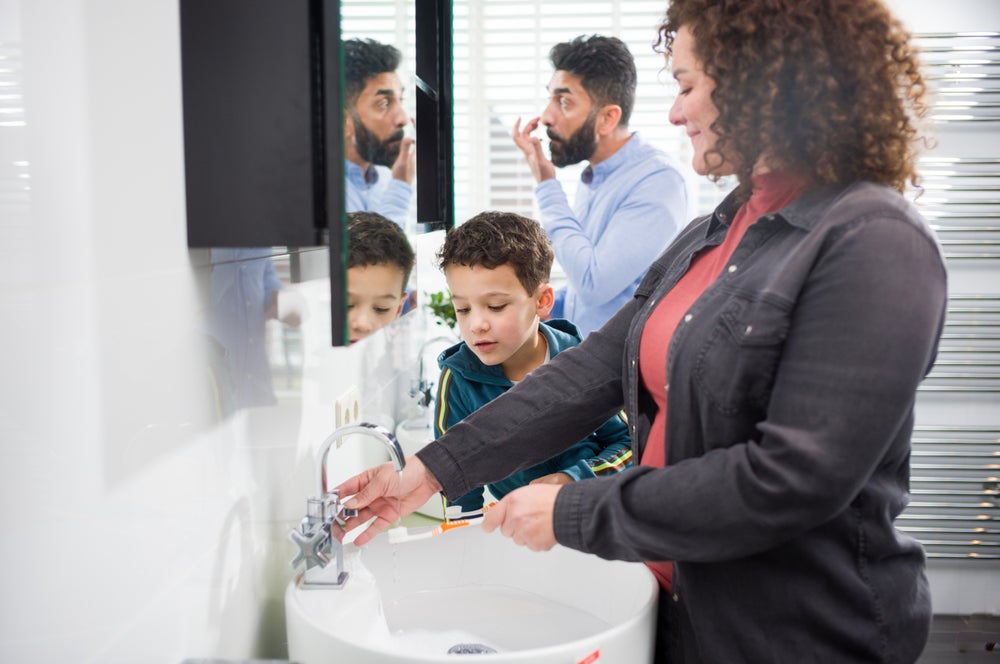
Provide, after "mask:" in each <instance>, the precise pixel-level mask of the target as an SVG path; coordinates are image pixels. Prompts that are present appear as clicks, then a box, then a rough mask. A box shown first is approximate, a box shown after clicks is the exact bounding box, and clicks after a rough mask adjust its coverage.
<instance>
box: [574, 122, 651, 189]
mask: <svg viewBox="0 0 1000 664" xmlns="http://www.w3.org/2000/svg"><path fill="white" fill-rule="evenodd" d="M641 142H642V141H641V139H640V138H639V132H637V131H634V132H632V133H631V134H630V135H629V139H628V140H627V141H625V145H623V146H621V147H620V148H618V151H617V152H615V153H614V154H613V155H611V156H610V157H608V158H607V159H605V160H604V161H602V162H599V163H598V164H597V165H596V166H589V165H588V166H587V167H586V168H585V169H583V173H581V174H580V182H582V183H583V184H585V185H587V186H589V187H597V186H598V185H600V184H601V183H602V182H604V181H605V180H607V179H608V176H609V175H611V174H612V173H614V172H615V170H616V169H617V168H618V167H619V166H621V165H622V164H624V163H626V162H628V161H630V160H631V159H633V158H634V156H635V153H636V152H637V151H638V150H639V145H640V143H641Z"/></svg>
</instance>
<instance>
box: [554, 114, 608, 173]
mask: <svg viewBox="0 0 1000 664" xmlns="http://www.w3.org/2000/svg"><path fill="white" fill-rule="evenodd" d="M596 127H597V113H591V114H590V116H589V117H588V118H587V120H586V122H584V123H583V126H582V127H580V128H579V129H577V130H576V131H574V132H573V133H572V134H570V135H569V138H568V139H565V140H564V139H563V138H562V137H561V136H559V135H558V134H556V133H554V132H553V131H552V130H551V129H548V130H546V132H545V133H546V134H548V136H549V141H550V142H549V152H551V153H552V163H553V164H554V165H555V166H556V167H558V168H562V167H563V166H569V165H571V164H579V163H580V162H581V161H583V160H584V159H590V157H591V156H592V155H593V154H594V150H596V149H597V138H596V136H595V132H594V129H595V128H596ZM555 141H558V143H556V142H555Z"/></svg>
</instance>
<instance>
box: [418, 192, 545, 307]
mask: <svg viewBox="0 0 1000 664" xmlns="http://www.w3.org/2000/svg"><path fill="white" fill-rule="evenodd" d="M437 258H438V267H440V268H441V270H444V269H445V268H447V267H448V266H449V265H464V266H466V267H479V266H482V267H484V268H486V269H487V270H495V269H496V268H498V267H500V266H501V265H510V266H511V267H512V268H513V269H514V273H515V274H516V275H517V280H518V281H519V282H521V285H522V286H524V289H525V290H526V291H528V293H529V294H533V293H534V292H535V289H536V288H538V287H539V286H540V285H541V284H543V283H546V282H548V280H549V273H550V272H551V271H552V261H553V253H552V243H551V242H550V241H549V238H548V236H547V235H546V234H545V231H544V230H543V229H542V227H541V225H540V224H539V223H538V222H537V221H535V220H534V219H529V218H527V217H522V216H521V215H519V214H514V213H513V212H497V211H490V212H480V213H479V214H477V215H476V216H474V217H472V218H471V219H469V220H468V221H466V222H465V223H464V224H461V225H460V226H455V227H454V228H452V229H450V230H449V231H448V234H447V235H446V236H445V240H444V244H443V245H442V246H441V249H440V251H438V254H437Z"/></svg>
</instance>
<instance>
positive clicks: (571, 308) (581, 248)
mask: <svg viewBox="0 0 1000 664" xmlns="http://www.w3.org/2000/svg"><path fill="white" fill-rule="evenodd" d="M580 180H581V182H580V186H579V187H578V188H577V193H576V200H575V201H574V203H573V206H572V208H571V207H570V205H569V201H568V200H567V198H566V193H565V192H564V191H563V188H562V185H561V184H560V183H559V181H558V180H557V179H554V178H553V179H550V180H543V181H542V182H541V183H539V184H538V186H537V187H536V188H535V194H536V195H537V196H538V206H539V210H540V212H541V218H542V219H541V220H542V226H544V228H545V231H546V232H547V233H548V235H549V238H550V239H551V240H552V246H553V248H554V250H555V254H556V259H557V260H558V261H559V264H560V265H561V266H562V268H563V270H564V271H565V273H566V276H567V279H568V282H569V283H568V284H567V287H566V295H565V302H564V305H563V310H562V313H561V315H562V316H563V317H564V318H567V319H569V320H571V321H572V322H574V323H576V325H577V327H579V328H580V331H581V332H582V333H583V335H584V336H586V335H587V334H589V333H590V332H592V331H593V330H596V329H598V328H600V327H601V326H602V325H604V323H605V322H607V320H608V319H609V318H611V316H612V315H613V314H614V313H615V312H617V311H618V309H620V308H621V307H622V305H624V304H625V303H626V302H627V301H628V300H629V299H630V298H631V297H632V295H633V293H634V292H635V289H636V286H638V285H639V280H640V279H641V278H642V276H643V275H644V274H645V273H646V269H647V268H648V267H649V266H650V264H651V263H652V262H653V261H654V260H655V259H656V258H657V257H658V256H659V255H660V254H661V253H663V250H664V249H666V248H667V245H669V244H670V242H672V241H673V239H674V238H675V237H676V236H677V233H678V232H679V231H680V229H681V228H683V226H684V225H685V224H686V223H687V221H688V219H687V215H688V201H687V187H686V185H685V181H684V176H683V175H681V169H680V166H679V164H677V162H675V161H674V160H673V159H672V158H671V157H669V156H668V155H667V154H666V153H664V152H663V151H661V150H659V149H657V148H655V147H653V146H652V145H650V144H649V143H646V142H645V141H643V140H642V138H641V137H640V136H639V134H638V133H633V134H632V136H631V138H630V139H629V140H628V142H626V143H625V145H623V146H622V147H621V148H620V149H619V150H618V151H617V152H615V153H614V154H613V155H611V157H609V158H608V159H605V160H604V161H601V162H599V163H598V164H597V165H596V166H593V167H590V166H588V167H587V168H586V169H585V170H584V172H583V175H581V177H580Z"/></svg>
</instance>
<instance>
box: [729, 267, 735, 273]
mask: <svg viewBox="0 0 1000 664" xmlns="http://www.w3.org/2000/svg"><path fill="white" fill-rule="evenodd" d="M729 272H730V273H732V272H736V266H735V265H730V266H729Z"/></svg>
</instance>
